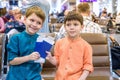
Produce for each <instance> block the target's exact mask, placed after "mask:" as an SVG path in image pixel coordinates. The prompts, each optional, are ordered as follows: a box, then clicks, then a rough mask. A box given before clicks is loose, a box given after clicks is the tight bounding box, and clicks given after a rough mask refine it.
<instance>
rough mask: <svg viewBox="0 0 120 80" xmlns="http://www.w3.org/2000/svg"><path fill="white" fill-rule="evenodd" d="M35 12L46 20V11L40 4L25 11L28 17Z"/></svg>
mask: <svg viewBox="0 0 120 80" xmlns="http://www.w3.org/2000/svg"><path fill="white" fill-rule="evenodd" d="M33 13H35V14H36V15H37V16H38V17H39V18H41V19H42V21H43V22H44V21H45V13H44V12H43V10H42V9H41V8H40V7H38V6H32V7H29V8H28V9H27V11H26V13H25V16H26V17H28V16H30V15H31V14H33Z"/></svg>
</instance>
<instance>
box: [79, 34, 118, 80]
mask: <svg viewBox="0 0 120 80" xmlns="http://www.w3.org/2000/svg"><path fill="white" fill-rule="evenodd" d="M81 37H82V38H83V39H85V40H86V41H87V42H88V43H89V44H91V46H92V49H93V65H94V72H92V73H91V74H90V75H89V76H88V77H87V80H117V79H114V78H113V77H112V66H111V57H110V56H111V55H110V45H109V41H108V38H107V36H106V35H104V34H99V33H98V34H97V33H96V34H95V33H82V34H81Z"/></svg>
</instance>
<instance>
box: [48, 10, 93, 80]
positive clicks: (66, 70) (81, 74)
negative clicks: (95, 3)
mask: <svg viewBox="0 0 120 80" xmlns="http://www.w3.org/2000/svg"><path fill="white" fill-rule="evenodd" d="M64 25H65V30H66V32H67V36H66V37H65V38H62V39H60V40H58V41H57V42H56V44H55V47H54V56H52V55H51V53H50V52H46V53H47V54H48V55H47V59H48V60H49V61H50V62H51V63H52V64H54V65H56V66H57V71H56V76H55V80H86V78H87V76H88V75H89V73H90V72H92V71H93V63H92V48H91V46H90V44H88V43H87V42H86V41H85V40H83V39H82V38H81V37H80V31H81V30H82V28H83V17H82V16H81V15H80V14H79V13H76V12H69V13H68V15H67V16H66V17H65V20H64Z"/></svg>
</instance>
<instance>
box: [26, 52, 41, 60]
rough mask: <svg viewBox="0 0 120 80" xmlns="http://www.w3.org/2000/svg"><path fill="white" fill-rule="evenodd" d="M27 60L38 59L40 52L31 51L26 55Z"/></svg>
mask: <svg viewBox="0 0 120 80" xmlns="http://www.w3.org/2000/svg"><path fill="white" fill-rule="evenodd" d="M28 58H29V60H38V59H39V58H40V54H39V53H38V52H33V53H31V54H30V55H28Z"/></svg>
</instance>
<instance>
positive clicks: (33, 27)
mask: <svg viewBox="0 0 120 80" xmlns="http://www.w3.org/2000/svg"><path fill="white" fill-rule="evenodd" d="M42 24H43V21H42V19H41V18H39V17H38V16H37V15H36V14H35V13H33V14H31V15H30V16H28V17H27V18H25V25H26V31H27V32H28V33H29V34H31V35H32V34H35V33H36V32H38V31H39V29H40V28H41V27H42Z"/></svg>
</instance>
